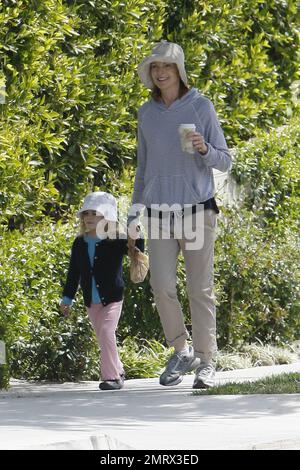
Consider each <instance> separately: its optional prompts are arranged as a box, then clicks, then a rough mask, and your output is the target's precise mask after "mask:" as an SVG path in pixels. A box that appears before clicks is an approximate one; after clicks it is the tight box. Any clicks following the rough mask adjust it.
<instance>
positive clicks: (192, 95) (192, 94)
mask: <svg viewBox="0 0 300 470" xmlns="http://www.w3.org/2000/svg"><path fill="white" fill-rule="evenodd" d="M200 96H201V95H200V93H199V91H198V90H196V88H191V89H190V90H189V91H188V92H187V93H186V94H185V95H184V96H183V97H182V98H180V99H177V100H175V101H174V103H172V104H171V106H169V107H167V106H166V105H165V104H164V103H163V102H162V101H155V100H154V99H153V98H152V100H151V104H152V106H154V107H155V108H156V109H160V110H161V111H162V112H166V111H168V112H170V111H177V110H178V109H180V108H182V107H183V106H187V105H189V104H191V103H192V102H193V101H195V100H197V99H198V98H199V97H200Z"/></svg>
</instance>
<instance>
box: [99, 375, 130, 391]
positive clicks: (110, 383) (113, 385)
mask: <svg viewBox="0 0 300 470" xmlns="http://www.w3.org/2000/svg"><path fill="white" fill-rule="evenodd" d="M124 380H125V375H124V374H122V375H120V378H119V379H114V380H104V381H103V382H100V384H99V388H100V390H121V388H123V387H124Z"/></svg>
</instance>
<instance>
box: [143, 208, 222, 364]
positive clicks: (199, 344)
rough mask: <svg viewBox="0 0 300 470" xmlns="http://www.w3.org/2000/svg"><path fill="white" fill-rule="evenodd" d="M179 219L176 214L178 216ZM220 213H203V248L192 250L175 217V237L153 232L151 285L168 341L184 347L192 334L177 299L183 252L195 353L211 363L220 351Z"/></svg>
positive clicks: (172, 233) (170, 343)
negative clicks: (216, 285) (216, 287)
mask: <svg viewBox="0 0 300 470" xmlns="http://www.w3.org/2000/svg"><path fill="white" fill-rule="evenodd" d="M175 219H176V217H175ZM216 219H217V215H216V213H215V212H214V211H213V210H211V209H208V210H205V211H203V213H202V221H201V223H202V226H201V227H198V230H199V229H200V230H202V233H203V247H202V248H201V249H196V250H195V249H188V246H189V245H188V242H189V241H190V240H188V239H187V238H186V237H185V234H183V235H182V236H181V238H177V237H176V234H174V219H173V222H172V219H171V238H169V239H153V238H151V234H150V235H149V240H148V247H149V262H150V284H151V287H152V289H153V294H154V300H155V303H156V306H157V309H158V312H159V316H160V319H161V323H162V327H163V330H164V333H165V336H166V340H167V342H168V344H169V345H170V346H174V347H175V349H176V350H180V349H182V347H183V346H184V344H185V341H186V339H188V337H189V334H188V332H187V330H186V327H185V324H184V318H183V313H182V309H181V306H180V303H179V301H178V298H177V290H176V284H177V259H178V255H179V252H180V250H181V251H182V254H183V257H184V261H185V268H186V286H187V293H188V298H189V305H190V311H191V319H192V340H193V347H194V351H195V356H196V357H200V358H201V360H202V361H204V362H210V361H211V360H212V358H213V356H214V354H215V352H216V350H217V344H216V313H215V300H214V293H213V270H214V241H215V231H216Z"/></svg>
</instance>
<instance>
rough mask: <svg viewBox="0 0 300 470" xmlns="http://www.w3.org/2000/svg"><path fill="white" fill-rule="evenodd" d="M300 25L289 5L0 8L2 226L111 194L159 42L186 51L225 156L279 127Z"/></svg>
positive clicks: (160, 2)
mask: <svg viewBox="0 0 300 470" xmlns="http://www.w3.org/2000/svg"><path fill="white" fill-rule="evenodd" d="M298 24H299V10H298V9H297V1H296V0H290V1H289V2H285V1H282V0H269V1H268V2H262V1H261V0H234V1H230V2H229V1H225V0H215V1H214V2H210V1H203V0H179V1H177V0H176V1H175V0H151V1H148V0H147V1H146V0H127V1H126V2H122V1H120V0H115V1H112V0H106V1H102V0H94V1H85V0H81V1H79V0H74V1H60V0H45V1H43V2H40V1H34V0H31V1H29V2H28V1H24V0H15V1H14V2H11V1H3V2H1V5H0V51H1V58H0V84H2V82H5V83H6V91H7V96H6V103H5V104H1V105H0V168H1V171H0V187H1V192H0V209H1V210H0V223H4V224H7V223H8V224H9V225H10V226H17V227H20V226H22V225H24V223H27V224H28V218H29V217H31V218H32V219H33V220H36V219H38V220H40V218H41V215H42V214H43V213H47V214H51V215H52V216H54V217H55V218H56V219H58V218H60V216H61V213H62V211H63V210H64V208H65V206H64V204H67V205H68V204H69V203H72V204H74V205H77V204H78V202H79V200H80V198H81V197H82V195H83V194H85V193H86V191H87V189H88V188H92V187H93V186H94V185H96V186H100V187H103V188H108V189H112V190H115V189H117V188H118V179H119V178H120V174H121V173H122V170H123V167H124V166H126V165H131V164H132V160H134V158H135V131H136V111H137V108H138V107H139V105H140V104H141V103H142V102H143V101H144V100H145V99H146V98H147V96H148V92H147V91H146V90H145V89H144V88H143V86H142V85H141V83H140V82H139V79H138V77H137V73H136V67H137V64H138V63H139V62H140V61H141V59H142V57H143V56H144V55H145V54H146V53H147V52H149V51H150V49H151V47H152V45H153V43H154V42H156V41H158V40H160V39H161V38H165V39H170V40H175V41H178V42H179V43H181V44H182V45H183V47H184V49H185V52H186V58H187V69H188V74H189V76H190V78H191V84H194V85H195V86H197V87H198V88H199V89H200V90H202V91H203V92H204V93H205V94H206V95H207V96H209V97H210V98H211V99H212V100H213V101H214V103H215V106H216V109H217V111H218V112H219V115H220V119H221V122H222V126H223V128H224V130H225V133H226V137H227V139H228V142H229V144H230V146H235V145H236V144H237V143H238V142H239V141H240V140H241V139H247V138H248V137H249V136H252V135H254V134H255V133H256V128H269V127H271V126H274V125H278V124H279V123H283V122H284V121H285V120H286V118H287V117H288V116H290V115H291V113H293V104H292V101H291V88H290V85H291V84H292V83H293V82H294V81H295V80H297V79H298V78H299V61H300V58H299V31H298V29H297V28H298Z"/></svg>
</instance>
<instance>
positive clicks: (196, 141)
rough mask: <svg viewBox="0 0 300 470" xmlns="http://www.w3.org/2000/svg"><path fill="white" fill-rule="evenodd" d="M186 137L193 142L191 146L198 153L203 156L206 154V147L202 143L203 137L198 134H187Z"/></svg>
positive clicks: (203, 142)
mask: <svg viewBox="0 0 300 470" xmlns="http://www.w3.org/2000/svg"><path fill="white" fill-rule="evenodd" d="M187 137H188V139H189V140H191V141H192V142H193V146H194V147H195V149H196V150H198V152H199V153H201V154H202V155H205V154H206V153H207V152H208V147H207V145H206V143H205V141H204V137H203V135H201V134H199V132H189V133H188V135H187Z"/></svg>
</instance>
